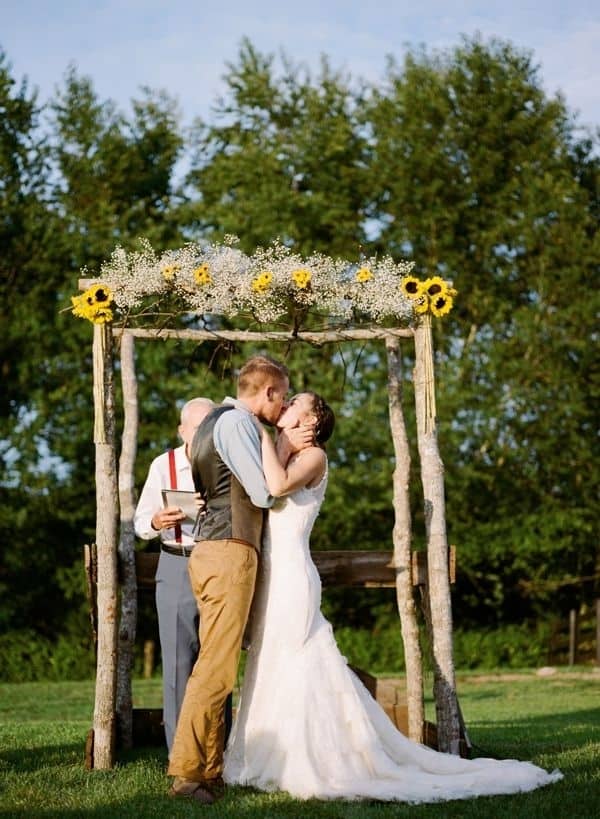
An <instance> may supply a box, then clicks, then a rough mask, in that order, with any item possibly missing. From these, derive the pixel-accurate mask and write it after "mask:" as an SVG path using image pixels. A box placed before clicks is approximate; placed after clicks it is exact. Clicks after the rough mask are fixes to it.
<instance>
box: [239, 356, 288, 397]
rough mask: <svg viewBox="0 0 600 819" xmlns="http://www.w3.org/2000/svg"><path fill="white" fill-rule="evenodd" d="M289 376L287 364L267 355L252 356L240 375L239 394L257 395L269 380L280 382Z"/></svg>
mask: <svg viewBox="0 0 600 819" xmlns="http://www.w3.org/2000/svg"><path fill="white" fill-rule="evenodd" d="M289 377H290V374H289V370H288V368H287V367H286V366H285V364H281V362H279V361H275V359H274V358H269V356H266V355H255V356H252V358H249V359H248V361H246V363H245V364H244V366H243V367H242V369H241V370H240V373H239V375H238V387H237V391H238V395H247V396H252V395H256V393H257V392H258V391H259V390H261V389H262V388H263V387H264V385H265V383H267V382H268V381H271V382H276V383H279V382H281V381H284V380H285V379H286V378H288V379H289Z"/></svg>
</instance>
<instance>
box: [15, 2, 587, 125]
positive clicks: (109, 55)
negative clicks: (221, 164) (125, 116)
mask: <svg viewBox="0 0 600 819" xmlns="http://www.w3.org/2000/svg"><path fill="white" fill-rule="evenodd" d="M476 32H479V33H480V34H481V35H482V36H483V37H484V38H485V39H488V38H490V37H492V36H496V37H500V38H502V39H508V40H510V41H511V42H512V43H513V44H515V45H516V46H518V47H520V48H526V49H529V50H531V51H532V52H533V55H534V60H535V62H536V63H538V64H539V65H540V67H541V76H542V79H543V83H544V87H545V89H546V91H547V92H548V93H550V94H554V93H555V92H556V91H558V90H559V89H560V90H561V91H562V92H563V94H564V95H565V97H566V100H567V104H568V106H569V108H570V109H571V110H574V111H578V112H579V118H580V122H581V123H582V124H587V125H597V124H598V123H599V122H600V56H599V55H600V3H598V2H597V0H596V2H593V0H561V1H560V2H559V1H558V0H504V2H502V1H501V0H487V2H486V0H462V1H461V0H446V2H442V1H441V0H420V1H419V2H413V3H408V2H405V1H403V0H377V1H376V2H365V0H363V2H356V0H321V2H318V0H302V2H299V3H293V4H291V3H289V2H285V0H281V2H274V0H229V2H213V0H210V1H209V0H170V2H158V0H95V1H92V2H90V0H87V2H84V0H80V1H79V2H75V0H2V3H1V6H0V46H1V47H2V48H3V49H4V50H5V52H6V54H7V56H8V59H9V61H10V62H11V63H12V67H13V74H14V75H15V76H16V77H17V78H18V79H20V78H21V77H22V76H23V75H27V77H28V79H29V82H30V85H32V86H36V87H37V88H38V89H39V92H40V97H41V99H42V100H45V99H46V98H47V97H48V96H49V95H51V94H52V93H53V91H54V89H55V88H56V87H57V86H58V85H60V84H61V82H62V79H63V77H64V73H65V70H66V68H67V66H68V65H69V63H74V64H75V65H76V66H77V68H78V71H79V73H80V74H85V75H87V76H89V77H91V79H92V80H93V83H94V87H95V88H96V91H97V92H98V94H99V95H100V97H101V98H102V99H106V98H111V99H113V100H115V101H116V102H117V103H118V105H119V106H120V107H122V108H125V109H127V106H128V103H129V101H130V99H131V98H132V97H135V96H136V95H138V92H139V88H140V87H141V86H143V85H147V86H149V87H151V88H153V89H160V88H164V89H166V90H167V91H168V92H169V93H171V94H172V95H175V96H176V97H177V98H178V100H179V104H180V109H181V112H182V118H183V121H184V122H186V123H189V122H190V121H191V120H192V118H193V117H194V116H196V115H198V114H199V115H201V116H203V117H205V118H210V108H211V103H212V102H213V101H214V100H215V98H216V97H217V96H218V94H219V92H220V91H222V90H223V84H222V79H221V78H222V75H223V73H224V71H225V67H226V63H227V62H228V61H235V59H236V55H237V53H238V50H239V45H240V42H241V40H242V38H243V37H244V36H247V37H249V38H250V40H251V41H252V42H253V43H254V45H255V46H257V47H258V49H259V50H260V51H262V52H264V53H275V54H278V53H279V52H280V51H281V50H283V51H284V52H285V53H286V54H287V56H289V57H291V58H292V60H293V61H295V62H299V63H304V64H306V65H308V66H309V67H311V68H312V69H318V65H319V59H320V55H322V54H326V55H327V56H328V57H329V59H330V62H331V64H332V66H333V67H334V68H340V69H345V70H346V71H347V72H348V73H350V74H351V75H353V76H355V77H363V78H365V79H367V80H370V81H373V82H377V81H378V80H379V79H380V78H381V77H382V76H383V74H384V69H385V58H386V55H389V54H391V55H394V56H395V57H396V58H398V59H401V58H402V55H403V53H404V51H405V47H406V44H410V45H420V44H424V45H426V46H427V48H428V49H440V48H441V49H444V48H449V47H452V46H454V45H456V44H458V42H459V39H460V35H461V34H466V35H473V34H475V33H476Z"/></svg>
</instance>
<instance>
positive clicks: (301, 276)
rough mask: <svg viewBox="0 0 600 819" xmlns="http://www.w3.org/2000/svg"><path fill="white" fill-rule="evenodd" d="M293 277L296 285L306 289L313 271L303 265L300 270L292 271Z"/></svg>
mask: <svg viewBox="0 0 600 819" xmlns="http://www.w3.org/2000/svg"><path fill="white" fill-rule="evenodd" d="M292 279H293V281H294V284H295V285H296V287H299V288H300V290H306V288H307V287H308V285H309V284H310V280H311V279H312V273H311V272H310V270H306V269H305V268H303V267H301V268H299V269H298V270H293V271H292Z"/></svg>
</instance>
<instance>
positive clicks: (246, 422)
mask: <svg viewBox="0 0 600 819" xmlns="http://www.w3.org/2000/svg"><path fill="white" fill-rule="evenodd" d="M288 389H289V376H288V370H287V368H286V367H285V366H284V365H283V364H280V363H278V362H276V361H274V360H273V359H270V358H267V357H266V356H255V357H254V358H251V359H249V360H248V361H247V362H246V364H244V366H243V367H242V369H241V370H240V373H239V377H238V387H237V399H233V398H226V399H225V400H224V401H223V403H222V404H221V405H220V406H218V407H216V408H215V409H214V410H212V412H210V413H209V414H208V416H207V417H206V418H205V419H204V421H203V422H202V424H201V425H200V426H199V427H198V429H197V431H196V434H195V436H194V439H193V442H192V449H191V464H192V475H193V478H194V484H195V486H196V489H197V490H198V491H200V492H202V495H203V497H204V498H205V500H206V514H205V515H204V517H203V519H202V523H201V525H200V529H199V532H198V533H197V535H196V541H197V542H196V546H195V547H194V549H193V551H192V554H191V557H190V559H189V573H190V579H191V584H192V590H193V592H194V596H195V598H196V602H197V603H198V609H199V612H200V646H201V649H200V655H199V657H198V660H197V662H196V664H195V666H194V669H193V671H192V674H191V676H190V678H189V680H188V684H187V688H186V692H185V697H184V700H183V705H182V708H181V714H180V716H179V721H178V723H177V730H176V733H175V740H174V742H173V748H172V750H171V756H170V763H169V771H168V772H169V774H170V775H171V776H174V777H175V779H174V781H173V785H172V788H171V791H170V793H171V795H172V796H187V797H191V798H192V799H194V800H196V801H198V802H200V803H203V804H212V803H213V802H214V801H216V800H217V799H218V798H220V797H221V796H222V795H223V792H224V785H223V779H222V771H223V744H224V719H223V708H224V704H225V700H226V698H227V696H228V694H229V693H230V692H231V691H232V690H233V686H234V683H235V677H236V673H237V666H238V662H239V656H240V650H241V644H242V637H243V634H244V629H245V626H246V621H247V619H248V613H249V611H250V604H251V602H252V596H253V593H254V583H255V579H256V568H257V561H258V553H259V552H260V546H261V539H262V532H263V524H264V519H265V510H266V509H268V508H269V507H270V506H271V505H272V503H273V500H274V498H273V497H272V496H271V495H270V494H269V491H268V489H267V486H266V483H265V478H264V474H263V469H262V460H261V442H260V436H259V433H258V429H257V427H256V424H255V420H254V418H253V416H256V417H257V418H258V419H259V420H260V421H263V422H264V423H266V424H269V425H274V424H275V423H276V422H277V419H278V418H279V416H280V415H281V413H282V411H283V410H284V409H285V406H286V405H285V398H286V395H287V392H288ZM309 435H310V433H309V432H307V431H306V430H302V429H300V428H298V429H297V430H294V431H293V432H292V431H290V436H289V437H288V438H287V439H285V440H284V447H287V448H288V450H289V452H290V453H291V452H292V451H296V450H299V449H302V448H303V446H307V445H308V444H309V443H310V438H309Z"/></svg>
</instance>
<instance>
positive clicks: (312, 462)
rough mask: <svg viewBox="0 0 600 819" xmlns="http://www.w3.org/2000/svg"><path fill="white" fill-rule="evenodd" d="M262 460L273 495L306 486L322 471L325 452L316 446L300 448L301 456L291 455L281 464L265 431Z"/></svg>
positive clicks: (287, 492)
mask: <svg viewBox="0 0 600 819" xmlns="http://www.w3.org/2000/svg"><path fill="white" fill-rule="evenodd" d="M262 462H263V469H264V472H265V480H266V482H267V487H268V489H269V492H270V493H271V494H272V495H275V497H280V496H281V495H287V494H289V493H290V492H293V491H294V490H295V489H300V488H301V487H303V486H308V484H309V483H311V482H312V481H313V480H314V479H315V478H316V477H317V476H319V475H321V474H322V473H323V470H324V467H325V453H324V452H323V450H322V449H320V448H319V447H316V446H309V447H308V448H307V449H303V450H302V456H301V457H292V459H291V460H290V461H288V462H287V464H286V465H283V464H282V463H281V462H280V460H279V457H278V456H277V450H276V449H275V444H274V443H273V441H272V439H271V436H270V435H269V434H268V433H267V432H263V435H262Z"/></svg>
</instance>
